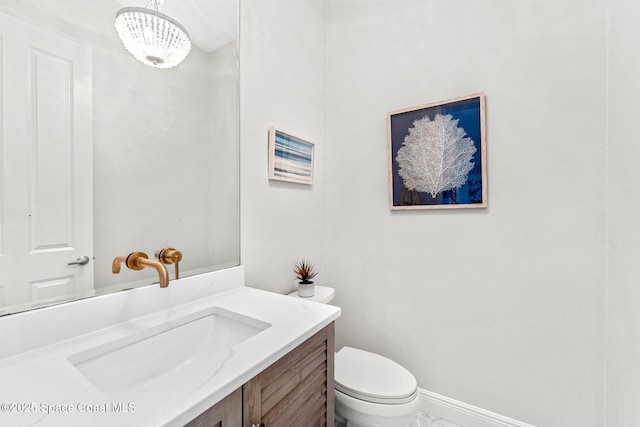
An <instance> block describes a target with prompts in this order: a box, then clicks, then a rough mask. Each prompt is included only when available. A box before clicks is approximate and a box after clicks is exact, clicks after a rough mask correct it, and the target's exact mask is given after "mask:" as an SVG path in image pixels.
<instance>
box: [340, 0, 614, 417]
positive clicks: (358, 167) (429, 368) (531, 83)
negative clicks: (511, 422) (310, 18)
mask: <svg viewBox="0 0 640 427" xmlns="http://www.w3.org/2000/svg"><path fill="white" fill-rule="evenodd" d="M605 6H606V5H605V1H604V0H590V1H586V2H585V1H583V0H567V1H562V2H557V1H551V0H548V1H543V2H541V1H533V0H527V1H519V2H513V1H508V0H492V1H476V0H465V1H456V2H447V1H436V0H431V1H424V0H399V1H394V2H390V1H384V0H329V16H328V23H329V31H328V52H329V67H328V105H327V108H328V110H327V111H328V135H327V140H328V141H329V142H330V143H329V145H328V150H329V153H328V159H327V168H328V172H327V176H328V180H327V204H328V242H329V244H328V254H329V261H328V268H329V275H330V277H331V282H332V284H333V285H334V286H335V287H336V289H337V298H336V303H337V304H338V305H340V306H342V308H343V310H344V311H343V313H344V314H343V316H342V318H341V319H340V320H339V321H338V323H337V328H336V330H337V334H338V345H339V346H340V345H345V344H350V345H355V346H358V347H361V348H364V349H368V350H372V351H375V352H378V353H381V354H384V355H386V356H389V357H391V358H393V359H395V360H397V361H399V362H400V363H402V364H403V365H405V366H406V367H407V368H409V369H410V370H411V371H412V372H413V373H414V374H415V375H416V377H417V379H418V382H419V385H420V387H423V388H425V389H428V390H430V391H433V392H436V393H440V394H442V395H445V396H448V397H451V398H454V399H457V400H460V401H463V402H466V403H469V404H472V405H476V406H479V407H481V408H485V409H488V410H490V411H494V412H497V413H499V414H502V415H505V416H509V417H512V418H515V419H519V420H522V421H524V422H528V423H531V424H534V425H539V426H559V427H567V426H581V427H588V426H593V427H596V426H598V427H600V426H602V425H603V400H604V395H603V387H604V386H603V382H604V377H603V375H604V349H603V348H604V347H603V344H604V314H605V313H604V281H605V213H606V203H605V202H606V193H605V192H606V169H605V167H606V164H605V154H606V146H605V137H606V109H605V107H606V104H605V101H606V69H605V66H606V39H605V35H606V14H605V11H606V10H605ZM577 10H579V11H580V13H579V14H577V13H576V11H577ZM474 92H484V93H485V94H486V95H487V128H488V167H489V170H488V173H489V208H488V209H486V210H477V209H476V210H466V211H465V210H457V211H455V212H453V211H418V212H393V213H392V212H390V211H389V208H388V185H387V146H386V113H387V112H389V111H393V110H397V109H401V108H404V107H410V106H415V105H420V104H425V103H429V102H433V101H438V100H446V99H448V98H453V97H457V96H462V95H467V94H471V93H474Z"/></svg>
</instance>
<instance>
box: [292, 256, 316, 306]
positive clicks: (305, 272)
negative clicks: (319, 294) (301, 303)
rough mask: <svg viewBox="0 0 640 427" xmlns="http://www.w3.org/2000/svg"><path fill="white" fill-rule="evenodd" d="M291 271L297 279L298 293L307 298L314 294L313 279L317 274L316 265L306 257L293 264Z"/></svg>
mask: <svg viewBox="0 0 640 427" xmlns="http://www.w3.org/2000/svg"><path fill="white" fill-rule="evenodd" d="M293 272H294V273H295V275H296V278H297V279H298V295H299V296H301V297H303V298H309V297H312V296H313V295H314V285H313V281H312V280H311V279H313V278H314V277H316V276H317V275H318V271H317V270H316V267H315V266H314V265H313V264H311V263H310V262H309V261H307V260H306V259H303V260H302V261H298V262H296V263H295V265H294V266H293Z"/></svg>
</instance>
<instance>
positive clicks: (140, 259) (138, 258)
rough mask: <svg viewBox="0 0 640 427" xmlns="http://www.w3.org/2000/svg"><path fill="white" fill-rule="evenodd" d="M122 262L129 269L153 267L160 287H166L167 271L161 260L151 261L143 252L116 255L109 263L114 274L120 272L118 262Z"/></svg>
mask: <svg viewBox="0 0 640 427" xmlns="http://www.w3.org/2000/svg"><path fill="white" fill-rule="evenodd" d="M122 263H124V264H125V265H126V266H127V267H129V268H130V269H131V270H142V269H144V268H153V269H155V270H156V271H157V272H158V278H159V280H160V287H161V288H166V287H167V286H169V272H168V271H167V267H165V266H164V264H162V263H161V262H158V261H152V260H150V259H149V257H148V256H147V254H145V253H144V252H133V253H130V254H129V255H128V256H126V257H124V256H117V257H115V258H114V260H113V264H112V265H111V271H112V272H113V273H114V274H118V273H120V264H122Z"/></svg>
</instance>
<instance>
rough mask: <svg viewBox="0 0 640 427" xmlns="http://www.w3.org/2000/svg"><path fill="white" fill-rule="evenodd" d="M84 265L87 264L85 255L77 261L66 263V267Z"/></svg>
mask: <svg viewBox="0 0 640 427" xmlns="http://www.w3.org/2000/svg"><path fill="white" fill-rule="evenodd" d="M85 264H89V257H88V256H86V255H82V256H79V257H78V259H77V260H75V261H72V262H68V263H67V265H85Z"/></svg>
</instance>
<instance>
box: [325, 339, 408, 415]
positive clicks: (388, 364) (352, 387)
mask: <svg viewBox="0 0 640 427" xmlns="http://www.w3.org/2000/svg"><path fill="white" fill-rule="evenodd" d="M335 383H336V390H338V391H340V392H341V393H344V394H346V395H347V396H351V397H353V398H355V399H359V400H362V401H366V402H371V403H382V404H404V403H408V402H411V401H413V400H414V399H415V398H416V396H417V394H418V384H417V381H416V379H415V377H414V376H413V375H412V374H411V373H410V372H409V371H408V370H406V369H405V368H404V367H402V366H401V365H399V364H398V363H396V362H394V361H393V360H390V359H387V358H386V357H383V356H380V355H379V354H375V353H370V352H368V351H364V350H359V349H356V348H352V347H343V348H342V349H341V350H340V351H339V352H337V353H336V355H335Z"/></svg>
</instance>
